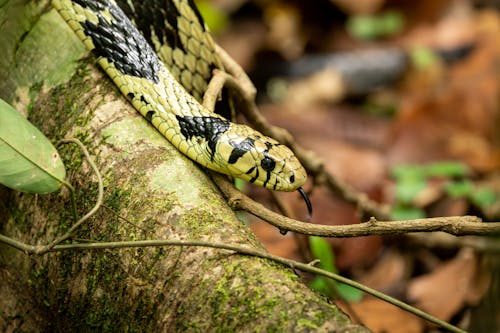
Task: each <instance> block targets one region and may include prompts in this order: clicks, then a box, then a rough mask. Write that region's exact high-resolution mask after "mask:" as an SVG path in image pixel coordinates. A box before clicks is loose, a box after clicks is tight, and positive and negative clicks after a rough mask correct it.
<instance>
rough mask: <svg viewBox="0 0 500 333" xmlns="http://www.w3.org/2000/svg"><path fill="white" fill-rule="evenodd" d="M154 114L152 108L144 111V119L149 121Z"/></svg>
mask: <svg viewBox="0 0 500 333" xmlns="http://www.w3.org/2000/svg"><path fill="white" fill-rule="evenodd" d="M154 115H155V112H154V111H153V110H150V111H148V112H146V119H147V120H148V121H149V122H151V120H152V119H153V116H154Z"/></svg>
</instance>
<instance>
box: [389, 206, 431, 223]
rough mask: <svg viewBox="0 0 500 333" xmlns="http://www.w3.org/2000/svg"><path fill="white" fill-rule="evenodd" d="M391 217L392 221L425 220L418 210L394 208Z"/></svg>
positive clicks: (420, 210)
mask: <svg viewBox="0 0 500 333" xmlns="http://www.w3.org/2000/svg"><path fill="white" fill-rule="evenodd" d="M391 216H392V218H393V219H394V220H414V219H422V218H425V212H424V211H423V210H422V209H420V208H413V207H407V206H396V207H394V208H393V209H392V212H391Z"/></svg>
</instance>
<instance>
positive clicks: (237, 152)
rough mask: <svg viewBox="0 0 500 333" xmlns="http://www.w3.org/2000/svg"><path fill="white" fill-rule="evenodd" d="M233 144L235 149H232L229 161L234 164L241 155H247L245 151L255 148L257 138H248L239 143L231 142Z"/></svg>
mask: <svg viewBox="0 0 500 333" xmlns="http://www.w3.org/2000/svg"><path fill="white" fill-rule="evenodd" d="M231 146H232V147H233V150H232V151H231V155H230V156H229V160H228V163H229V164H234V163H236V162H237V161H238V160H239V158H240V157H242V156H243V155H245V153H247V152H248V151H249V150H251V149H253V148H255V140H254V139H252V138H246V139H244V140H243V141H241V142H239V143H236V142H231Z"/></svg>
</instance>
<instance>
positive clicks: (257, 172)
mask: <svg viewBox="0 0 500 333" xmlns="http://www.w3.org/2000/svg"><path fill="white" fill-rule="evenodd" d="M257 178H259V169H258V168H257V169H255V176H253V177H252V179H250V183H253V182H254V181H256V180H257Z"/></svg>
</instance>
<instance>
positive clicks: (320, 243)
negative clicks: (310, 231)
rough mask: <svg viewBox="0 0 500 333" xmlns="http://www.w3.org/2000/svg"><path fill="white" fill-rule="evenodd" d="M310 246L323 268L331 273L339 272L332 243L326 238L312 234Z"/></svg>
mask: <svg viewBox="0 0 500 333" xmlns="http://www.w3.org/2000/svg"><path fill="white" fill-rule="evenodd" d="M309 246H310V248H311V252H312V255H313V256H314V258H316V259H319V261H320V267H321V268H322V269H324V270H326V271H328V272H331V273H337V269H336V268H335V256H334V254H333V251H332V248H331V247H330V244H329V243H328V242H327V241H326V240H325V239H324V238H321V237H317V236H310V237H309Z"/></svg>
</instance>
